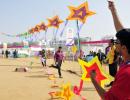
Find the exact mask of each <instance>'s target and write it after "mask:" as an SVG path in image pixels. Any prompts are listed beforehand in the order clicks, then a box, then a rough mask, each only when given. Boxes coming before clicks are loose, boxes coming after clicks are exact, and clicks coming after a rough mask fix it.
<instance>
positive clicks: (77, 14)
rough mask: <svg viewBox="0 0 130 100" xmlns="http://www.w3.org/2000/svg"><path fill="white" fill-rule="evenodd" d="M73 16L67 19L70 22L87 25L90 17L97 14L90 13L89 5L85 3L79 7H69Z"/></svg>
mask: <svg viewBox="0 0 130 100" xmlns="http://www.w3.org/2000/svg"><path fill="white" fill-rule="evenodd" d="M69 9H70V11H71V14H70V15H69V17H68V18H67V19H68V20H79V21H81V22H82V23H85V21H86V19H87V17H88V16H91V15H93V14H95V13H94V12H92V11H90V10H89V8H88V3H87V2H85V3H83V4H81V5H80V6H78V7H72V6H69Z"/></svg>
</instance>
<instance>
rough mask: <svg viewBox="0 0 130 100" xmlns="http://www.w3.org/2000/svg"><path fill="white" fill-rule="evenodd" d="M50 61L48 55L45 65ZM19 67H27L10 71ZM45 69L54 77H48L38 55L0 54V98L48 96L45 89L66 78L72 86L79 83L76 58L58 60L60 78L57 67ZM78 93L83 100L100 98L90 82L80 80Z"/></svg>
mask: <svg viewBox="0 0 130 100" xmlns="http://www.w3.org/2000/svg"><path fill="white" fill-rule="evenodd" d="M31 63H32V65H31ZM53 63H54V61H53V60H52V59H49V60H47V65H48V66H50V65H51V64H53ZM21 67H28V68H29V70H28V72H15V71H14V70H15V68H21ZM49 70H51V72H52V73H54V74H55V76H56V78H55V81H54V80H49V79H48V76H47V75H46V71H45V69H44V68H43V67H42V65H41V63H40V60H39V59H38V58H17V59H13V58H9V59H5V58H0V100H51V96H50V95H49V94H48V93H49V92H51V91H58V90H60V89H59V88H51V86H52V85H54V84H56V85H59V86H61V85H62V84H66V83H68V82H70V83H71V85H72V87H73V86H75V85H78V86H79V82H80V78H81V74H80V67H79V64H78V63H77V62H72V61H65V62H64V63H63V64H62V76H63V78H58V74H57V69H55V68H50V69H49ZM67 70H73V71H75V72H77V73H78V74H72V73H70V72H68V71H67ZM81 95H82V96H84V97H85V98H86V99H87V100H100V97H99V96H98V94H97V92H96V90H95V88H94V87H93V85H92V83H91V82H84V85H83V89H82V92H81ZM55 100H58V99H55ZM71 100H81V98H80V97H79V96H76V95H74V96H73V97H72V99H71Z"/></svg>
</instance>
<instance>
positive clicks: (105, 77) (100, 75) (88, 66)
mask: <svg viewBox="0 0 130 100" xmlns="http://www.w3.org/2000/svg"><path fill="white" fill-rule="evenodd" d="M78 62H79V64H80V66H81V67H82V69H83V74H82V80H85V81H90V80H91V79H90V72H91V71H92V70H95V72H96V81H97V82H98V83H99V84H100V85H101V86H102V87H104V85H105V84H108V83H110V82H111V81H112V80H113V79H114V78H113V77H112V76H110V75H109V74H107V73H105V71H104V69H103V67H102V66H101V64H100V62H99V60H98V57H97V56H96V57H94V58H93V59H92V60H91V61H89V62H85V61H83V60H81V59H78Z"/></svg>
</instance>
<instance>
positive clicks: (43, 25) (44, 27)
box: [39, 22, 47, 31]
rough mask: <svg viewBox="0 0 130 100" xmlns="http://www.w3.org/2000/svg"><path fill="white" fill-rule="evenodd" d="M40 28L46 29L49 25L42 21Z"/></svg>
mask: <svg viewBox="0 0 130 100" xmlns="http://www.w3.org/2000/svg"><path fill="white" fill-rule="evenodd" d="M39 26H40V30H44V31H45V30H46V29H47V26H46V25H45V23H44V22H42V23H41V24H40V25H39Z"/></svg>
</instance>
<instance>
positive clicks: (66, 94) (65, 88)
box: [62, 84, 73, 100]
mask: <svg viewBox="0 0 130 100" xmlns="http://www.w3.org/2000/svg"><path fill="white" fill-rule="evenodd" d="M72 96H73V92H72V91H71V87H70V84H66V85H64V86H63V90H62V97H63V98H64V99H65V100H71V98H72Z"/></svg>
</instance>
